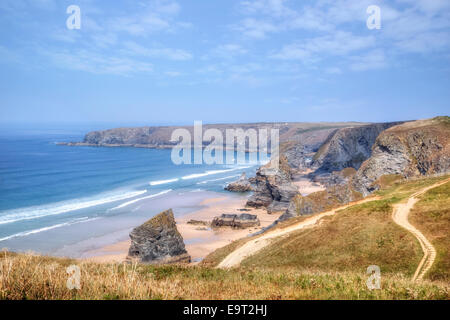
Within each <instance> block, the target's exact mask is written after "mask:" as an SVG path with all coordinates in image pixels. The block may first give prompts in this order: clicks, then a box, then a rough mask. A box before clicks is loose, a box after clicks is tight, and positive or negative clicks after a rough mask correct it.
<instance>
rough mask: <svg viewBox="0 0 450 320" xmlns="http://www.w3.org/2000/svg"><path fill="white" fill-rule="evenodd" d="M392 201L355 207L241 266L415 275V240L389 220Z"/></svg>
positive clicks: (276, 244) (274, 245) (277, 243)
mask: <svg viewBox="0 0 450 320" xmlns="http://www.w3.org/2000/svg"><path fill="white" fill-rule="evenodd" d="M391 213H392V208H391V204H390V201H389V200H379V201H372V202H367V203H364V204H360V205H355V206H352V207H350V208H348V209H345V210H342V211H339V212H338V213H337V214H335V215H333V216H330V217H327V218H324V219H322V223H321V224H320V225H319V226H316V227H315V228H307V229H303V230H299V231H296V232H292V233H290V234H288V235H287V236H285V237H282V238H280V239H276V240H275V241H273V243H271V244H270V245H269V246H267V247H265V248H264V249H263V250H261V251H260V252H258V253H256V254H255V255H252V256H250V257H248V258H247V259H245V260H244V261H243V262H242V265H243V266H246V267H267V268H277V269H279V268H296V269H298V270H321V271H323V272H336V271H349V272H364V270H366V268H367V267H368V266H369V265H378V266H380V268H381V272H382V273H383V274H385V273H401V274H403V275H404V276H412V275H413V273H414V271H415V269H416V266H417V265H418V263H419V262H420V259H421V248H420V245H419V244H418V243H417V241H416V240H415V238H414V236H413V235H412V234H410V233H409V232H408V231H406V230H404V229H402V228H401V227H399V226H397V225H396V224H395V223H394V222H393V221H392V219H391Z"/></svg>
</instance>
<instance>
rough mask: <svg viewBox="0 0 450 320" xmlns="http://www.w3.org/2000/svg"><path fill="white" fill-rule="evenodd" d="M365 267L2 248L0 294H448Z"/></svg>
mask: <svg viewBox="0 0 450 320" xmlns="http://www.w3.org/2000/svg"><path fill="white" fill-rule="evenodd" d="M70 264H77V265H78V266H79V267H80V269H81V289H80V290H68V289H67V287H66V281H67V277H68V275H67V274H66V267H67V266H69V265H70ZM366 279H367V276H366V275H365V274H364V273H330V274H326V273H322V272H314V273H310V272H299V271H295V270H291V271H285V272H279V271H264V270H259V271H258V270H248V269H238V270H229V271H226V270H218V269H211V268H206V267H178V266H161V267H152V266H146V265H136V264H135V265H126V264H125V265H122V264H95V263H88V262H83V263H80V262H77V261H73V260H67V259H57V258H48V257H40V256H32V255H22V254H20V255H18V254H12V253H6V252H4V253H1V254H0V299H108V300H109V299H177V300H178V299H449V298H450V294H449V291H448V288H445V287H444V286H442V285H439V284H433V283H423V284H413V283H411V281H410V280H409V279H405V278H404V277H402V276H399V275H395V276H384V277H383V278H382V290H373V291H370V290H368V289H367V286H366Z"/></svg>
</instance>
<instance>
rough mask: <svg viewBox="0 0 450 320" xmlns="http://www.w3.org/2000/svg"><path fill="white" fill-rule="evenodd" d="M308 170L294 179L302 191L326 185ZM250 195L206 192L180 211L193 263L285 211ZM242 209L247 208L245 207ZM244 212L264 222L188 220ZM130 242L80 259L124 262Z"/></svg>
mask: <svg viewBox="0 0 450 320" xmlns="http://www.w3.org/2000/svg"><path fill="white" fill-rule="evenodd" d="M307 173H308V172H302V173H299V174H298V175H297V176H296V179H294V181H293V184H294V185H296V186H297V187H298V191H299V193H300V194H302V195H303V196H305V195H307V194H310V193H313V192H317V191H322V190H324V189H325V188H324V186H322V185H320V184H318V183H314V182H313V181H311V180H310V179H309V178H308V177H307ZM249 197H250V193H248V194H239V193H238V194H236V193H223V194H219V193H217V194H216V195H214V197H210V196H208V197H206V196H205V197H204V198H202V199H201V200H199V202H198V203H197V208H196V209H195V210H194V211H193V212H190V213H186V214H184V215H182V216H177V215H176V217H175V219H176V223H177V228H178V231H179V232H180V234H181V236H182V237H183V240H184V243H185V245H186V250H187V252H188V254H189V255H190V256H191V259H192V264H196V263H198V262H200V261H201V260H202V259H204V258H205V257H206V256H207V255H208V254H210V253H212V252H213V251H215V250H217V249H219V248H222V247H224V246H226V245H228V244H229V243H231V242H233V241H235V240H238V239H241V238H244V237H246V236H248V235H250V234H253V233H255V232H258V231H260V230H261V229H263V228H265V227H268V226H269V225H271V224H272V223H273V222H275V220H277V219H278V217H279V216H280V215H281V213H272V214H269V213H267V210H266V209H265V208H258V209H256V208H251V207H246V202H247V200H248V198H249ZM168 209H169V208H168ZM242 209H245V211H244V210H242ZM244 212H245V213H249V214H254V215H256V216H257V217H258V219H259V220H260V226H258V227H252V228H246V229H234V228H231V227H221V228H215V229H212V228H210V227H209V226H203V225H195V224H189V223H188V221H189V220H199V221H205V222H211V221H212V220H213V219H214V217H216V216H220V215H221V214H223V213H229V214H240V213H244ZM136 227H137V226H136ZM130 244H131V242H130V240H129V239H127V240H125V241H118V242H115V243H113V244H109V245H106V246H102V247H100V248H97V249H94V250H90V251H86V252H84V254H83V257H81V258H79V259H80V260H83V261H86V260H87V261H92V262H99V263H118V262H123V261H124V260H125V259H126V257H127V254H128V249H129V247H130Z"/></svg>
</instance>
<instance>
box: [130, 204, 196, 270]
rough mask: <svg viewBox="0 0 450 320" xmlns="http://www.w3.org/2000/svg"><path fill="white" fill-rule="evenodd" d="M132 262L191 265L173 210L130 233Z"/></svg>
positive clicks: (161, 214) (162, 213)
mask: <svg viewBox="0 0 450 320" xmlns="http://www.w3.org/2000/svg"><path fill="white" fill-rule="evenodd" d="M130 238H131V246H130V249H129V251H128V258H129V259H130V260H138V261H139V262H142V263H149V264H169V263H189V262H190V261H191V257H190V256H189V255H188V253H187V251H186V248H185V245H184V242H183V238H182V236H181V234H180V233H179V232H178V229H177V226H176V223H175V218H174V216H173V212H172V209H170V210H167V211H164V212H161V213H160V214H158V215H157V216H155V217H153V218H152V219H150V220H148V221H147V222H145V223H144V224H143V225H141V226H139V227H137V228H135V229H133V231H131V233H130Z"/></svg>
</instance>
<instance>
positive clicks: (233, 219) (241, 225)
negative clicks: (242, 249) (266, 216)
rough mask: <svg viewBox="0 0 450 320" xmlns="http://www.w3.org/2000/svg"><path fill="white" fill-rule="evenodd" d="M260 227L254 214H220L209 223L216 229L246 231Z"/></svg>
mask: <svg viewBox="0 0 450 320" xmlns="http://www.w3.org/2000/svg"><path fill="white" fill-rule="evenodd" d="M259 225H260V221H259V219H258V217H257V216H256V215H254V214H248V213H242V214H239V215H237V214H222V215H221V216H219V217H215V218H214V219H213V221H212V222H211V226H212V227H213V228H218V227H232V228H236V229H246V228H251V227H256V226H259Z"/></svg>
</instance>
